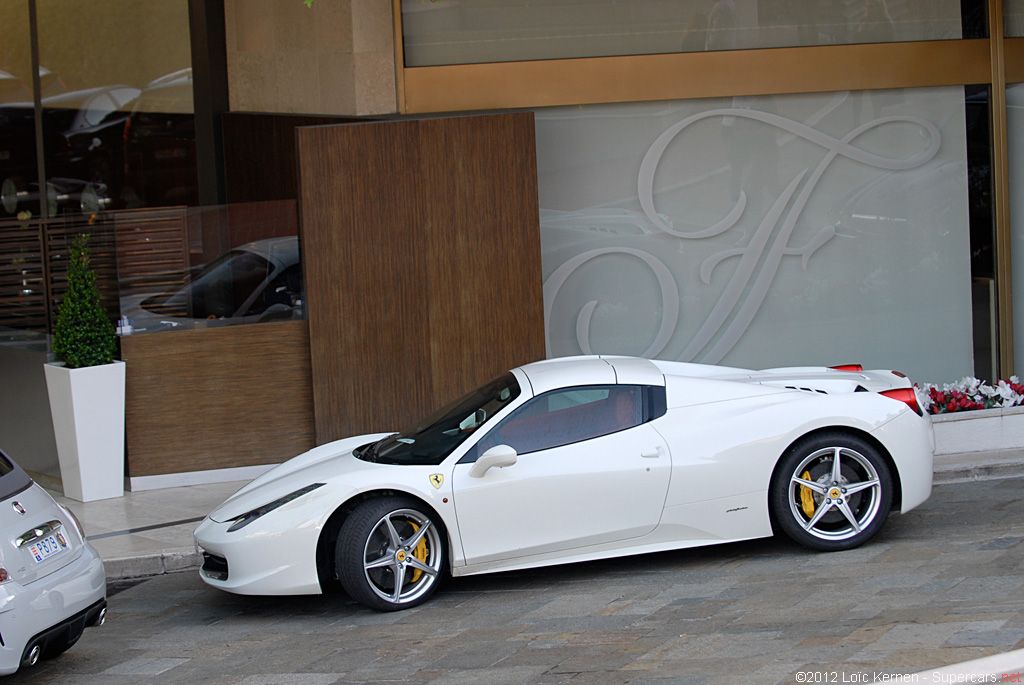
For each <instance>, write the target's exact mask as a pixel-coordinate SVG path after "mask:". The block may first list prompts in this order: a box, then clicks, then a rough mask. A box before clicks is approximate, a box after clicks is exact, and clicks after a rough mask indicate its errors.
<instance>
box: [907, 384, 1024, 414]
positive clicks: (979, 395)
mask: <svg viewBox="0 0 1024 685" xmlns="http://www.w3.org/2000/svg"><path fill="white" fill-rule="evenodd" d="M915 387H916V390H917V396H918V402H919V403H920V404H921V408H922V409H923V410H924V411H925V412H926V413H928V414H952V413H954V412H965V411H977V410H980V409H1009V408H1010V407H1019V406H1022V405H1024V385H1022V384H1021V382H1020V379H1019V378H1017V377H1016V376H1010V380H1008V381H1006V380H1001V379H1000V380H999V382H998V383H996V384H995V385H990V384H988V383H986V382H985V381H981V380H978V379H977V378H971V377H967V378H963V379H961V380H959V381H956V382H955V383H946V384H945V385H942V386H938V385H932V384H930V383H925V384H924V385H923V386H915Z"/></svg>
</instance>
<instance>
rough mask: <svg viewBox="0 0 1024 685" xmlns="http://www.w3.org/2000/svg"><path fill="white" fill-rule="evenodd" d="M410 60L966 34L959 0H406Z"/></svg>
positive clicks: (427, 62)
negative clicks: (568, 0) (917, 0)
mask: <svg viewBox="0 0 1024 685" xmlns="http://www.w3.org/2000/svg"><path fill="white" fill-rule="evenodd" d="M402 33H403V41H404V42H403V45H404V54H405V60H406V63H405V65H406V66H407V67H420V66H433V65H442V64H475V63H482V62H515V61H521V60H541V59H564V58H573V57H603V56H614V55H648V54H664V53H675V52H699V51H703V50H736V49H740V50H742V49H750V48H772V47H793V46H810V45H844V44H851V43H888V42H893V41H918V40H941V39H955V38H961V37H962V35H963V34H962V31H961V10H960V0H933V1H931V2H927V3H909V2H901V1H899V0H849V1H847V2H831V1H828V0H804V1H801V2H792V1H791V0H694V1H691V2H675V1H666V0H633V1H632V2H609V1H608V0H577V1H576V2H572V3H565V2H563V1H561V0H539V1H538V0H531V1H530V2H526V1H525V0H500V1H499V2H486V3H484V2H478V1H476V0H437V1H436V2H420V0H402Z"/></svg>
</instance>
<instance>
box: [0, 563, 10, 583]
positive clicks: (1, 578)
mask: <svg viewBox="0 0 1024 685" xmlns="http://www.w3.org/2000/svg"><path fill="white" fill-rule="evenodd" d="M10 579H11V574H10V573H8V572H7V569H5V568H4V567H3V566H0V583H6V582H7V581H8V580H10Z"/></svg>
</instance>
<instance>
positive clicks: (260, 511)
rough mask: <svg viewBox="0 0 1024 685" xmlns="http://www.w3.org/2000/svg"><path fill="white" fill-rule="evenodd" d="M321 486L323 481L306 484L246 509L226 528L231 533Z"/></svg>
mask: <svg viewBox="0 0 1024 685" xmlns="http://www.w3.org/2000/svg"><path fill="white" fill-rule="evenodd" d="M323 486H324V483H313V484H312V485H307V486H306V487H304V488H302V489H301V490H296V491H295V492H293V493H290V494H287V495H285V496H284V497H280V498H278V499H275V500H274V501H273V502H270V503H269V504H264V505H263V506H262V507H258V508H256V509H253V510H252V511H247V512H246V513H244V514H242V515H241V516H239V517H237V518H235V519H234V521H235V522H234V523H232V524H231V526H230V527H229V528H228V532H229V533H233V532H235V531H236V530H241V529H242V528H245V527H246V526H247V525H249V524H250V523H252V522H253V521H255V520H256V519H258V518H259V517H261V516H263V515H264V514H269V513H270V512H272V511H274V509H277V508H278V507H281V506H284V505H285V504H288V503H289V502H291V501H292V500H293V499H298V498H299V497H302V496H303V495H305V494H306V493H309V492H313V491H314V490H316V489H317V488H321V487H323Z"/></svg>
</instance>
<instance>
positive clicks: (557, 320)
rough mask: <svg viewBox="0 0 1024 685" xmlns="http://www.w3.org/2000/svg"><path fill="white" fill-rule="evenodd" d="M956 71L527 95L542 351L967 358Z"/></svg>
mask: <svg viewBox="0 0 1024 685" xmlns="http://www.w3.org/2000/svg"><path fill="white" fill-rule="evenodd" d="M964 108H965V105H964V96H963V89H962V88H939V89H919V90H900V91H871V92H856V93H847V92H843V93H834V94H827V93H826V94H812V95H794V96H775V97H749V98H748V97H743V98H741V97H737V98H729V99H716V100H703V101H687V102H662V103H645V104H626V105H602V106H590V107H573V108H555V109H548V110H541V111H538V112H537V115H536V116H537V119H536V121H537V155H538V169H539V186H540V206H541V244H542V256H543V270H544V279H545V280H544V298H545V315H546V324H547V339H548V354H549V355H550V356H556V357H557V356H565V355H571V354H579V353H581V352H583V353H608V354H616V353H617V354H636V355H643V356H648V357H657V358H662V359H679V360H683V361H697V362H708V363H723V364H728V365H733V366H745V367H746V366H753V367H768V366H778V365H792V364H839V363H849V362H860V363H863V364H865V365H869V366H875V367H891V368H897V369H900V370H903V371H904V372H907V373H910V374H912V376H913V377H916V378H919V379H922V380H928V379H953V378H958V377H960V376H963V375H967V374H970V373H972V366H973V355H972V342H971V299H970V292H971V273H970V259H969V254H970V245H969V232H968V196H967V164H966V142H965V124H964Z"/></svg>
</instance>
